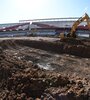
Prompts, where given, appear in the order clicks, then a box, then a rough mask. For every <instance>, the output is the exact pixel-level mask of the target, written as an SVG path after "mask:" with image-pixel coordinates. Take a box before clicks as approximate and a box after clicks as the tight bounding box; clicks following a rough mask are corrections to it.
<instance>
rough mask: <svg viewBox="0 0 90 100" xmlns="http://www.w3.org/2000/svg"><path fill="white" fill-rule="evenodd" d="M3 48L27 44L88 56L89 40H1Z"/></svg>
mask: <svg viewBox="0 0 90 100" xmlns="http://www.w3.org/2000/svg"><path fill="white" fill-rule="evenodd" d="M0 46H1V47H2V48H3V49H11V48H14V49H17V48H19V47H20V46H28V47H33V48H38V49H42V50H47V51H52V52H56V53H68V54H72V55H76V56H81V57H90V52H89V51H90V42H89V41H88V42H87V41H81V40H74V41H73V40H68V41H64V42H60V41H55V42H48V41H40V40H38V41H37V40H3V41H1V42H0Z"/></svg>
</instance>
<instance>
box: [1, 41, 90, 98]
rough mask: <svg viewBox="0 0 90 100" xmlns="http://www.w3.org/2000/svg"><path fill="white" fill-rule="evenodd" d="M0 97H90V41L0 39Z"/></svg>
mask: <svg viewBox="0 0 90 100" xmlns="http://www.w3.org/2000/svg"><path fill="white" fill-rule="evenodd" d="M0 100H90V41H89V40H88V41H87V40H82V41H81V40H64V41H49V40H48V41H45V40H44V39H40V40H30V39H25V40H22V39H5V40H1V41H0Z"/></svg>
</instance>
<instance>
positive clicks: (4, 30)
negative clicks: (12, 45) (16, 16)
mask: <svg viewBox="0 0 90 100" xmlns="http://www.w3.org/2000/svg"><path fill="white" fill-rule="evenodd" d="M29 27H30V23H8V24H0V37H3V36H23V35H26V33H27V32H28V31H29Z"/></svg>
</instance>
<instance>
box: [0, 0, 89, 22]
mask: <svg viewBox="0 0 90 100" xmlns="http://www.w3.org/2000/svg"><path fill="white" fill-rule="evenodd" d="M85 12H86V13H88V15H89V16H90V0H0V23H12V22H19V20H28V19H39V18H40V19H43V18H61V17H81V16H82V15H83V14H84V13H85Z"/></svg>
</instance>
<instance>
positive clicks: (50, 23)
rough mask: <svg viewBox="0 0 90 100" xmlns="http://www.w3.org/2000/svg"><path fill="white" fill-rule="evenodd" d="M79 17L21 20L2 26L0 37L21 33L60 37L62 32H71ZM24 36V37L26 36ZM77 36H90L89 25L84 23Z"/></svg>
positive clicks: (0, 25)
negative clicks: (6, 34)
mask: <svg viewBox="0 0 90 100" xmlns="http://www.w3.org/2000/svg"><path fill="white" fill-rule="evenodd" d="M77 19H78V17H75V18H73V17H71V18H48V19H33V20H20V21H19V23H9V24H0V35H1V34H5V33H8V34H9V33H10V34H11V32H12V33H13V32H14V33H13V34H15V32H16V33H17V32H18V35H21V33H25V34H26V33H31V34H34V35H58V34H60V33H62V32H69V31H70V29H71V27H72V25H73V23H74V22H75V21H76V20H77ZM25 34H23V35H25ZM76 34H86V35H87V36H90V30H88V27H87V23H86V22H82V23H81V24H80V25H79V26H78V28H77V31H76Z"/></svg>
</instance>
